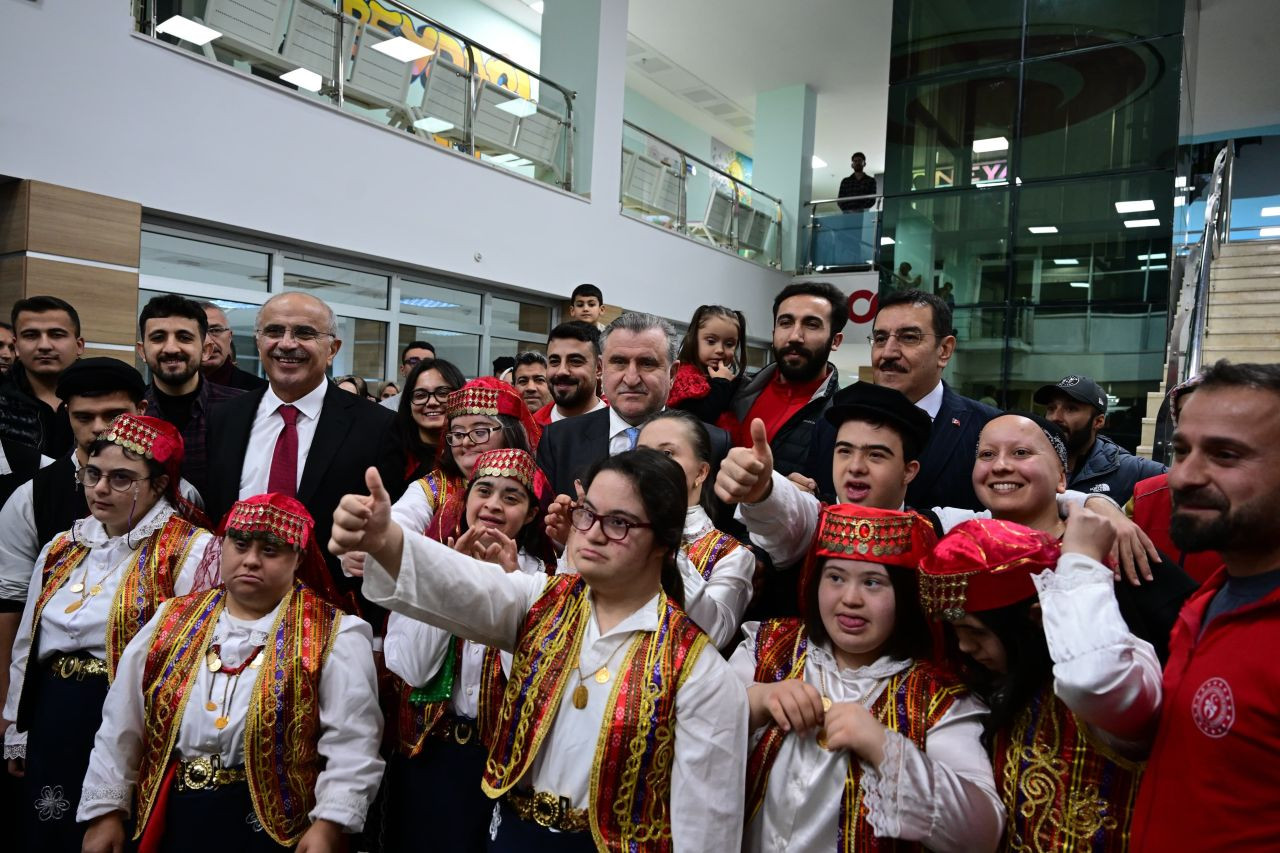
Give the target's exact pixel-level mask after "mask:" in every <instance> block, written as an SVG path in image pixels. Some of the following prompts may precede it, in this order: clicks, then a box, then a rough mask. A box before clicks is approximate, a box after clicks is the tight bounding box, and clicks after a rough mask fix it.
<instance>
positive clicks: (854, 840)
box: [746, 619, 965, 853]
mask: <svg viewBox="0 0 1280 853" xmlns="http://www.w3.org/2000/svg"><path fill="white" fill-rule="evenodd" d="M808 645H809V643H808V638H807V637H806V636H805V631H804V623H803V622H802V621H801V620H799V619H775V620H770V621H768V622H762V623H761V624H760V629H759V631H757V633H756V672H755V680H756V681H757V682H760V683H774V682H777V681H782V680H783V679H786V678H803V677H804V666H805V661H806V658H807V656H808ZM964 693H965V689H964V687H962V686H961V685H959V684H956V683H955V682H954V681H949V680H946V679H945V678H944V677H943V676H942V675H941V674H940V673H939V672H938V671H937V670H935V669H934V668H933V667H932V666H930V665H929V664H927V663H923V662H921V661H916V662H915V663H913V664H912V665H911V666H910V667H909V668H907V669H906V670H904V671H902V672H899V673H897V674H896V675H894V676H893V677H892V678H890V679H889V683H888V684H887V685H886V686H885V689H884V690H883V692H881V694H880V696H879V697H877V699H876V701H875V702H874V703H873V704H872V705H871V708H870V711H871V713H872V715H873V716H874V717H875V718H876V719H877V720H879V721H880V722H881V723H882V724H883V725H884V726H885V728H887V729H890V730H892V731H895V732H898V733H899V734H902V735H903V736H904V737H906V738H908V739H909V740H910V741H911V742H912V743H914V744H915V745H916V747H917V748H919V749H924V745H925V737H926V735H927V734H928V732H929V729H930V728H932V727H933V726H934V725H936V724H937V723H938V721H939V720H941V719H942V716H943V715H944V714H945V713H946V712H947V710H948V709H949V708H950V707H951V705H952V704H953V703H954V702H955V700H956V698H957V697H958V696H960V695H963V694H964ZM784 737H786V735H785V734H783V732H782V730H781V729H779V728H778V727H777V726H775V725H772V724H771V725H769V726H768V728H767V729H766V730H765V733H764V735H763V736H762V737H761V739H760V741H759V743H757V744H756V747H755V748H754V749H753V750H752V751H751V755H750V756H749V758H748V761H747V800H746V815H747V821H748V822H750V821H751V819H752V818H753V817H754V816H755V813H756V812H757V811H759V809H760V806H761V805H762V804H763V803H764V797H765V792H766V789H767V787H768V781H769V771H770V770H771V769H772V768H773V763H774V761H775V760H776V759H777V757H778V752H779V750H780V749H781V747H782V743H783V738H784ZM861 780H862V765H861V763H860V762H859V761H858V760H857V759H856V758H854V757H853V756H852V755H851V756H850V758H849V761H848V765H847V769H846V771H845V779H844V793H843V794H842V795H841V798H840V822H839V824H838V830H837V833H836V850H837V851H840V853H854V851H880V850H923V849H924V848H923V847H922V846H921V845H919V844H916V843H911V842H905V841H898V840H896V839H881V838H876V837H875V834H874V832H872V830H871V827H870V826H869V825H868V824H867V807H866V804H865V803H864V802H863V793H862V782H861Z"/></svg>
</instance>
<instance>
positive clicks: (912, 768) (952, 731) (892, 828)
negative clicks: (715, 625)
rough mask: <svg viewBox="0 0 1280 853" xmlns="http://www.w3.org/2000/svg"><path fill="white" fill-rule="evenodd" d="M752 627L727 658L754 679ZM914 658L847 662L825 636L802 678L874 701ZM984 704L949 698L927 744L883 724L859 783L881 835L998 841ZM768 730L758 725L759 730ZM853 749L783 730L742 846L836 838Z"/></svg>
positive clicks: (822, 842)
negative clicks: (879, 746)
mask: <svg viewBox="0 0 1280 853" xmlns="http://www.w3.org/2000/svg"><path fill="white" fill-rule="evenodd" d="M759 627H760V623H758V622H748V623H747V624H746V625H744V626H743V633H744V634H745V635H746V639H744V640H743V641H742V643H741V645H739V646H738V649H737V650H736V651H735V652H734V653H733V657H732V658H731V659H730V661H729V665H730V666H732V667H733V671H734V673H735V674H736V675H737V676H738V677H739V678H740V679H741V680H742V682H743V684H746V685H751V684H752V683H753V681H754V678H755V667H756V664H755V643H756V632H757V631H758V630H759ZM910 665H911V661H910V660H896V659H894V658H890V657H882V658H880V659H879V660H877V661H876V662H875V663H873V664H871V665H870V666H865V667H859V668H857V669H844V668H841V667H840V666H839V665H838V664H837V663H836V660H835V658H833V657H832V655H831V652H830V649H829V647H828V646H827V645H826V644H818V643H810V644H809V650H808V656H807V659H806V663H805V668H804V680H805V682H806V683H808V684H811V685H813V687H814V688H815V689H816V690H817V691H818V692H819V693H822V694H823V695H825V696H827V697H829V698H830V699H831V700H832V701H833V702H836V703H839V702H857V703H859V704H861V705H862V706H863V707H870V706H871V705H872V704H874V703H875V701H876V699H878V698H879V697H880V694H881V693H883V692H884V690H885V687H886V686H887V684H888V680H889V679H890V678H892V677H893V676H894V675H896V674H898V673H900V672H902V671H904V670H905V669H907V668H908V667H909V666H910ZM986 715H987V709H986V706H985V705H983V704H982V703H981V702H980V701H978V700H977V699H975V698H973V697H971V696H963V697H960V698H958V699H956V701H955V702H954V703H953V704H952V706H951V707H950V708H949V709H948V710H947V712H946V713H945V714H943V715H942V719H941V720H939V721H938V722H937V724H935V725H934V726H933V727H932V728H931V729H929V732H928V734H927V735H926V738H925V748H924V751H921V750H920V749H918V748H917V747H916V746H915V744H913V743H912V742H911V741H910V740H908V739H907V738H906V737H905V736H903V735H901V734H898V733H897V732H886V734H885V744H884V760H883V761H882V762H881V763H880V765H879V766H872V765H870V764H868V763H867V762H865V761H863V762H861V765H862V777H861V780H860V782H859V784H860V785H861V786H862V791H863V795H864V799H863V802H864V803H865V804H866V806H867V823H868V824H869V825H870V826H871V829H872V831H873V832H874V833H875V835H876V837H877V838H899V839H902V840H904V841H918V842H920V843H921V844H923V845H924V846H925V847H927V848H929V849H930V850H937V851H972V850H994V849H995V847H996V844H997V843H998V842H999V840H1000V838H1001V835H1002V833H1003V831H1004V804H1003V803H1002V802H1001V801H1000V797H999V795H998V794H997V793H996V786H995V780H994V779H993V777H992V771H991V759H990V758H989V757H988V756H987V753H986V750H985V749H983V746H982V740H981V738H982V725H983V719H984V718H985V717H986ZM763 732H764V729H763V728H761V729H758V730H757V731H756V732H754V733H753V743H754V742H755V738H756V737H758V736H759V735H761V734H763ZM849 760H850V756H849V753H848V752H845V751H842V750H841V751H829V750H826V749H823V748H822V747H820V746H818V741H817V733H816V732H814V731H810V732H805V733H799V732H793V733H791V734H788V735H787V736H786V737H784V738H783V739H782V746H781V748H780V749H779V750H778V757H777V759H776V760H775V761H774V763H773V767H772V770H771V772H770V773H769V784H768V786H767V787H766V789H765V795H764V803H763V804H762V805H761V807H760V810H759V811H758V812H756V815H755V817H754V818H752V820H751V823H750V825H749V826H748V827H747V831H746V836H745V839H744V844H743V847H742V849H743V850H745V851H769V853H781V851H806V852H807V851H813V853H819V851H821V853H828V851H830V850H834V849H835V847H836V835H837V832H838V829H839V826H838V825H839V823H840V802H841V798H842V797H843V795H844V782H845V774H846V773H847V771H848V766H849Z"/></svg>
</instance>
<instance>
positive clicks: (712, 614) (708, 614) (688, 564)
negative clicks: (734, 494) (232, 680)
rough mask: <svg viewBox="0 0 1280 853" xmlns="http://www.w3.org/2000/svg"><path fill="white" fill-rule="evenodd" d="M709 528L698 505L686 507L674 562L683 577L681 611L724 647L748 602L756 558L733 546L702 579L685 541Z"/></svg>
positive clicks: (703, 511) (690, 542) (689, 542)
mask: <svg viewBox="0 0 1280 853" xmlns="http://www.w3.org/2000/svg"><path fill="white" fill-rule="evenodd" d="M713 529H715V528H714V526H713V525H712V524H711V519H710V518H709V517H707V513H706V511H705V510H703V508H702V507H701V506H699V505H697V504H694V505H693V506H691V507H689V509H688V511H687V512H686V513H685V517H684V539H683V541H682V542H681V546H680V553H679V554H678V555H677V557H676V565H677V566H679V567H680V577H681V579H682V580H683V581H684V612H685V613H688V614H689V618H690V619H692V620H693V621H694V622H696V623H697V624H698V627H699V628H701V629H702V630H703V631H706V632H707V636H708V637H710V638H711V643H712V645H714V646H716V647H717V648H724V647H725V646H727V645H728V644H729V643H730V642H731V641H732V640H733V639H734V638H735V637H737V636H738V626H739V625H740V624H742V614H743V613H745V612H746V610H747V605H748V604H750V603H751V594H752V591H753V590H752V587H751V577H752V575H754V574H755V570H756V558H755V555H754V554H752V553H751V552H750V551H748V550H747V549H746V548H735V549H734V550H733V551H732V552H731V553H729V554H726V555H725V556H723V557H721V558H720V559H719V560H718V561H716V564H715V566H714V567H713V568H712V570H711V577H710V579H703V577H702V573H701V572H699V571H698V567H697V566H695V565H694V564H693V561H692V560H690V559H689V545H690V544H692V543H693V542H694V541H695V540H697V539H699V538H701V537H702V536H705V535H706V534H707V533H710V532H711V531H712V530H713Z"/></svg>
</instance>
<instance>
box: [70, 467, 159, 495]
mask: <svg viewBox="0 0 1280 853" xmlns="http://www.w3.org/2000/svg"><path fill="white" fill-rule="evenodd" d="M103 476H104V474H103V473H102V469H101V468H96V467H94V466H93V465H86V466H84V467H83V468H81V469H80V470H79V471H77V472H76V479H77V480H79V481H80V483H81V484H82V485H83V486H84V487H85V488H86V489H92V488H93V487H94V486H96V485H98V483H99V482H101V481H102V478H103ZM105 476H106V478H107V487H108V488H109V489H111V491H113V492H127V491H129V490H130V489H132V488H133V487H134V486H135V485H137V484H138V483H140V482H142V481H143V480H150V479H151V478H150V477H135V476H134V475H132V474H129V473H127V472H125V471H112V472H111V473H110V474H106V475H105Z"/></svg>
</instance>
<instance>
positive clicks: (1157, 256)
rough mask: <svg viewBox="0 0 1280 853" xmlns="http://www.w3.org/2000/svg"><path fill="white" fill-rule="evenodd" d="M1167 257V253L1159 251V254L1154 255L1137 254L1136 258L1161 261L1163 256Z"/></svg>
mask: <svg viewBox="0 0 1280 853" xmlns="http://www.w3.org/2000/svg"><path fill="white" fill-rule="evenodd" d="M1167 257H1169V256H1168V255H1166V254H1165V253H1164V252H1160V253H1159V254H1155V255H1138V260H1140V261H1163V260H1164V259H1165V258H1167Z"/></svg>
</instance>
